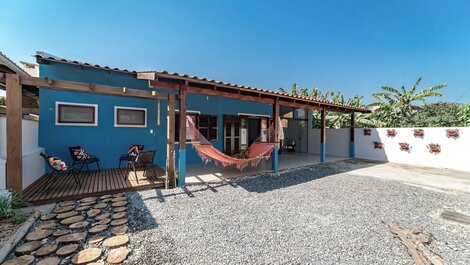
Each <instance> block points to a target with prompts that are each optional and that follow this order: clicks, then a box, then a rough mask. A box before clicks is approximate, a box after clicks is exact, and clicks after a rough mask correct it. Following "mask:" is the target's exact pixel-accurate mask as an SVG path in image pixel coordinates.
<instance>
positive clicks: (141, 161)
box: [125, 150, 156, 183]
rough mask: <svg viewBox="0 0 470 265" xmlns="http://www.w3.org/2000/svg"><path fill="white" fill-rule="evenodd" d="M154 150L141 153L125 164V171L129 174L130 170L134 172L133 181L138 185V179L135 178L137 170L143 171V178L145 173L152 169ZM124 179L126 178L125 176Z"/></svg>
mask: <svg viewBox="0 0 470 265" xmlns="http://www.w3.org/2000/svg"><path fill="white" fill-rule="evenodd" d="M155 153H156V150H148V151H142V152H140V153H139V154H138V155H137V158H136V159H135V160H131V161H128V162H127V169H128V172H129V173H130V171H131V169H132V170H133V171H134V175H135V179H136V180H137V183H139V178H138V177H137V170H139V169H140V170H144V176H145V174H146V173H147V170H148V169H151V168H154V167H155V165H154V164H153V160H154V158H155ZM125 177H126V176H125Z"/></svg>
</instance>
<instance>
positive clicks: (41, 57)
mask: <svg viewBox="0 0 470 265" xmlns="http://www.w3.org/2000/svg"><path fill="white" fill-rule="evenodd" d="M36 58H37V59H38V60H46V61H58V62H63V63H69V64H76V65H81V66H87V67H94V68H98V69H104V70H110V71H116V72H123V73H130V74H137V73H138V72H137V71H131V70H128V69H120V68H111V67H109V66H101V65H98V64H94V65H92V64H90V63H85V62H80V61H75V60H67V59H64V58H59V57H57V56H53V55H50V54H47V53H45V52H37V54H36ZM139 73H156V74H158V75H163V76H165V77H169V78H182V79H189V80H193V81H195V82H204V83H212V84H214V85H223V86H228V87H233V88H240V89H249V90H253V91H257V92H263V93H269V94H272V95H279V96H284V97H289V98H294V99H296V98H297V99H301V100H307V101H310V102H314V103H322V104H326V105H329V106H336V107H340V108H345V109H349V110H357V111H369V110H368V109H367V108H366V107H356V106H349V105H344V104H338V103H334V102H331V101H325V100H316V99H309V98H308V97H302V96H292V95H289V94H287V93H282V92H278V91H272V90H267V89H261V88H255V87H250V86H244V85H238V84H232V83H226V82H223V81H218V80H214V79H208V78H205V77H198V76H192V75H188V74H179V73H177V72H172V73H171V72H168V71H166V70H161V71H139Z"/></svg>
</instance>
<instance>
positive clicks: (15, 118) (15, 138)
mask: <svg viewBox="0 0 470 265" xmlns="http://www.w3.org/2000/svg"><path fill="white" fill-rule="evenodd" d="M6 90H7V93H6V96H7V100H6V117H7V179H6V181H7V188H8V189H13V190H15V191H17V192H18V193H19V194H21V193H22V192H23V154H22V127H21V126H22V124H21V122H22V121H21V120H22V116H21V114H22V113H21V110H22V106H21V103H22V91H21V84H20V76H19V75H17V74H7V75H6Z"/></svg>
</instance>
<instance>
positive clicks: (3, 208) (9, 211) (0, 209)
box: [0, 191, 13, 220]
mask: <svg viewBox="0 0 470 265" xmlns="http://www.w3.org/2000/svg"><path fill="white" fill-rule="evenodd" d="M12 215H13V208H12V205H11V193H10V192H8V191H5V192H2V194H0V220H1V219H6V218H9V217H10V216H12Z"/></svg>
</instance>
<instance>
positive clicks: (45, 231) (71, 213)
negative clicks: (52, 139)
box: [2, 193, 130, 265]
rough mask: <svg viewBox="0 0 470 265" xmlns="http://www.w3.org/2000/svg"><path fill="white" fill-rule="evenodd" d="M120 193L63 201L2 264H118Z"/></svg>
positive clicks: (124, 239)
mask: <svg viewBox="0 0 470 265" xmlns="http://www.w3.org/2000/svg"><path fill="white" fill-rule="evenodd" d="M127 222H128V219H127V197H126V196H125V195H124V194H123V193H117V194H114V195H104V196H101V197H87V198H83V199H81V200H77V201H64V202H60V203H58V204H57V205H56V207H55V208H54V210H53V211H52V213H49V214H44V215H43V216H41V217H40V218H39V219H38V220H37V221H36V223H35V224H34V225H33V226H32V227H31V229H30V231H29V232H28V233H27V234H26V235H25V237H24V238H23V239H22V241H21V242H20V243H19V244H18V245H17V246H16V248H15V249H14V250H13V251H12V253H11V254H10V255H9V256H8V258H7V260H6V261H5V262H4V263H2V264H6V265H8V264H10V265H11V264H24V265H27V264H53V265H59V264H119V263H122V262H123V261H125V260H126V259H127V257H128V255H129V253H130V250H129V249H128V248H127V247H126V245H127V243H128V242H129V237H128V236H127V231H128V227H127Z"/></svg>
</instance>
